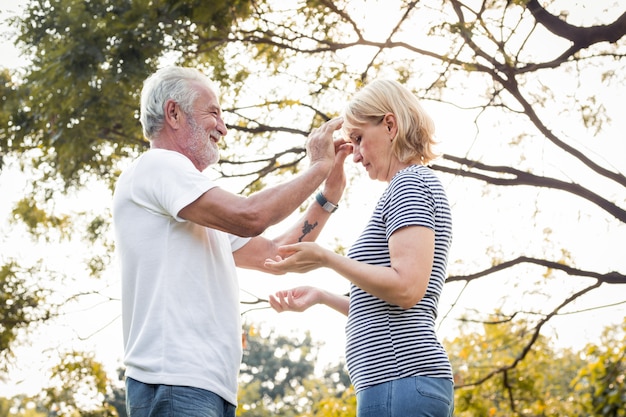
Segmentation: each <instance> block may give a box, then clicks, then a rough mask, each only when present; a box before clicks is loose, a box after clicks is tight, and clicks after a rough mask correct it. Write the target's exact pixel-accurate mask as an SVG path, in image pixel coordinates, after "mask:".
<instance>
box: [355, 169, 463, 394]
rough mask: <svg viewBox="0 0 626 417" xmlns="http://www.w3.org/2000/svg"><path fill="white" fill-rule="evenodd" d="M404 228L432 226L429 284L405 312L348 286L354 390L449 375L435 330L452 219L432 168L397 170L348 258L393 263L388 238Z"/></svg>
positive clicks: (376, 263) (444, 355) (450, 373)
mask: <svg viewBox="0 0 626 417" xmlns="http://www.w3.org/2000/svg"><path fill="white" fill-rule="evenodd" d="M406 226H424V227H428V228H430V229H432V230H434V232H435V256H434V263H433V269H432V273H431V276H430V281H429V283H428V288H427V290H426V294H425V296H424V298H423V299H422V300H421V301H420V302H419V303H418V304H416V305H415V306H414V307H412V308H410V309H407V310H404V309H402V308H400V307H398V306H394V305H391V304H389V303H387V302H385V301H383V300H381V299H379V298H376V297H374V296H372V295H370V294H368V293H366V292H365V291H363V290H361V289H360V288H358V287H356V286H355V285H352V286H351V288H350V312H349V315H348V322H347V324H346V340H347V343H346V345H347V346H346V360H347V365H348V371H349V373H350V378H351V380H352V383H353V384H354V387H355V389H356V391H360V390H362V389H364V388H367V387H369V386H372V385H375V384H379V383H382V382H387V381H390V380H394V379H398V378H404V377H408V376H416V375H420V376H429V377H436V378H446V379H450V380H452V369H451V366H450V362H449V360H448V356H447V354H446V352H445V351H444V349H443V347H442V346H441V344H440V343H439V341H438V340H437V336H436V334H435V318H436V317H437V303H438V301H439V296H440V295H441V291H442V289H443V284H444V282H445V279H446V267H447V258H448V251H449V248H450V244H451V240H452V218H451V214H450V207H449V205H448V200H447V197H446V194H445V191H444V189H443V186H442V185H441V182H440V181H439V179H438V178H437V176H436V175H435V173H434V172H433V171H432V170H431V169H430V168H427V167H425V166H422V165H412V166H410V167H408V168H405V169H403V170H401V171H399V172H398V173H397V174H396V175H395V176H394V178H393V179H392V180H391V182H390V184H389V186H388V187H387V189H386V190H385V192H384V193H383V195H382V196H381V198H380V200H379V201H378V204H377V205H376V208H375V209H374V213H373V214H372V217H371V219H370V221H369V223H368V224H367V226H366V227H365V230H364V231H363V232H362V234H361V236H360V237H359V238H358V239H357V240H356V242H355V243H354V245H353V246H352V247H351V248H350V250H349V252H348V257H349V258H352V259H355V260H357V261H360V262H365V263H368V264H372V265H379V266H390V265H391V259H390V256H389V244H388V240H389V237H390V236H391V235H392V234H393V233H394V232H395V231H396V230H398V229H400V228H402V227H406Z"/></svg>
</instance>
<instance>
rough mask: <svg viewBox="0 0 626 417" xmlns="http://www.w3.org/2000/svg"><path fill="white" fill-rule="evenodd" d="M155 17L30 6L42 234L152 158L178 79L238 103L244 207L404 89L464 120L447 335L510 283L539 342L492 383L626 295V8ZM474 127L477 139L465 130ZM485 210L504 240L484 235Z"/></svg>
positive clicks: (21, 126) (392, 8)
mask: <svg viewBox="0 0 626 417" xmlns="http://www.w3.org/2000/svg"><path fill="white" fill-rule="evenodd" d="M597 3H598V2H594V5H595V4H597ZM147 4H148V2H147V0H143V1H133V2H125V1H122V0H106V1H101V2H81V1H78V0H52V1H46V2H44V1H31V2H29V7H28V9H27V11H26V15H25V16H24V18H22V19H18V21H16V24H17V25H18V26H19V30H20V33H21V35H20V38H19V40H20V42H21V43H20V45H21V47H22V49H23V50H24V52H25V53H27V54H29V56H30V57H31V59H32V62H33V64H32V65H31V66H30V67H29V68H28V69H25V71H24V73H23V74H18V73H15V74H13V73H9V74H7V73H6V72H5V73H4V74H3V77H4V78H3V80H4V81H5V82H4V86H3V90H2V93H3V94H2V96H3V98H4V105H3V110H2V115H1V116H0V118H1V119H2V121H3V122H6V124H4V123H3V124H2V125H0V154H4V155H5V163H6V161H7V160H9V159H10V158H17V159H19V160H20V161H22V162H21V163H22V164H23V165H24V166H25V167H27V168H29V169H32V170H33V171H32V172H33V173H34V174H36V175H33V185H32V187H30V188H29V189H27V190H25V194H26V195H25V198H24V199H23V200H22V204H21V205H20V206H19V207H17V208H16V211H15V214H14V216H15V217H17V218H18V219H23V220H27V219H30V217H29V216H28V215H29V213H30V209H29V208H31V207H37V208H38V209H39V210H42V212H46V213H47V212H50V214H48V215H46V216H43V218H44V219H64V217H63V213H55V205H54V204H53V202H54V200H55V199H56V198H57V197H58V196H60V195H63V194H64V193H67V192H68V191H71V190H73V189H77V188H78V189H80V188H81V187H82V186H83V185H84V184H89V183H90V181H88V179H93V178H94V177H95V178H97V179H98V180H100V181H104V182H106V183H107V184H112V183H113V181H114V180H115V178H116V176H117V175H118V173H119V169H120V167H121V166H122V165H123V164H125V163H126V162H125V161H126V158H127V157H129V156H133V155H136V154H137V153H139V152H141V151H142V150H144V149H145V147H146V142H145V141H144V140H143V139H142V138H141V136H140V130H139V127H138V123H137V97H138V92H139V90H140V87H141V81H142V80H143V78H144V77H145V76H146V75H147V74H148V73H150V72H151V71H152V70H154V69H155V68H156V67H157V66H158V65H160V63H161V62H162V61H163V60H169V61H170V62H171V61H174V62H178V63H181V64H185V65H194V66H197V67H200V68H203V69H205V71H206V72H207V73H208V74H210V75H211V76H212V77H213V78H214V79H215V81H216V83H217V84H218V85H220V86H221V87H222V88H221V90H222V103H223V107H224V111H225V115H226V118H227V122H228V128H229V129H230V131H231V134H230V136H232V137H234V139H231V141H230V142H229V146H228V149H224V151H223V154H222V161H221V163H220V165H219V166H218V167H216V170H215V171H214V172H212V175H216V176H218V175H219V176H221V177H223V178H224V179H231V178H234V177H239V178H241V179H242V180H243V182H237V184H238V185H239V184H242V185H241V186H240V188H241V190H242V192H252V191H254V190H256V189H258V188H259V187H263V186H264V185H265V184H267V183H270V182H272V181H275V180H276V178H280V176H281V175H289V174H291V173H292V172H294V171H295V170H297V169H298V168H299V163H300V161H301V160H302V159H303V158H304V156H305V155H304V146H303V142H304V137H305V136H306V133H307V132H308V131H309V130H310V129H311V127H313V126H315V125H317V124H319V123H320V122H321V121H323V120H325V119H328V118H329V117H331V116H333V115H335V114H337V113H338V112H339V111H340V110H341V106H342V104H343V103H344V102H345V97H346V96H349V95H350V94H351V93H352V92H354V91H355V90H356V89H358V88H359V87H360V86H361V85H362V84H363V83H365V82H367V81H369V80H371V79H373V78H376V77H393V78H396V79H399V80H400V81H402V82H404V83H405V84H406V85H408V86H410V87H411V88H412V89H413V90H414V91H415V92H416V94H417V95H418V96H420V97H421V98H422V99H423V100H424V101H425V102H427V103H429V104H430V105H431V106H432V108H433V109H442V110H443V111H444V112H445V113H441V114H444V115H445V117H444V116H439V117H440V118H439V121H440V122H441V123H438V125H439V126H440V129H441V128H443V130H444V132H448V134H449V136H450V137H451V138H452V139H454V136H459V135H460V136H461V140H456V141H454V143H455V146H454V147H451V148H447V149H445V152H444V155H443V157H442V159H441V160H440V161H439V162H437V163H436V164H435V165H434V166H433V167H434V168H435V169H437V170H438V171H439V172H440V173H441V174H442V176H443V177H444V178H445V180H446V183H447V184H448V186H449V189H450V194H451V196H453V197H454V201H453V205H454V208H455V214H456V215H457V216H456V218H457V219H458V220H459V221H458V222H457V223H456V224H457V225H459V226H457V229H456V231H455V236H456V239H457V242H464V241H465V242H470V244H468V245H463V250H464V252H463V253H454V254H453V255H454V257H453V259H452V263H451V267H450V272H451V277H450V279H449V285H448V287H449V288H450V287H453V286H454V288H460V290H459V294H458V301H457V303H456V304H455V305H454V306H453V308H452V310H451V311H450V312H449V313H447V316H446V317H448V316H452V315H453V313H456V311H457V310H461V308H460V307H457V306H462V305H464V304H465V305H469V306H470V307H469V308H471V307H472V306H471V302H472V301H473V299H474V298H473V297H471V296H469V293H470V292H471V290H472V288H474V287H477V286H479V285H481V284H482V283H485V282H490V283H492V282H495V283H498V284H499V283H504V284H507V285H503V286H502V287H503V289H502V290H501V291H502V293H501V294H502V296H498V295H499V294H498V295H496V296H494V297H493V299H494V300H499V299H500V300H503V301H502V302H501V305H496V306H495V307H500V308H501V310H500V312H501V314H503V315H505V316H507V317H518V318H519V317H524V320H525V323H526V324H527V325H528V331H529V332H530V335H531V336H530V337H528V338H525V339H524V342H525V345H524V346H523V348H521V349H519V350H518V351H517V353H516V354H517V356H516V357H515V360H513V361H511V362H509V364H508V365H507V366H506V367H503V368H497V369H495V370H494V372H492V373H490V374H489V375H488V377H489V379H491V378H504V377H505V376H506V375H507V374H508V373H510V372H512V371H513V369H514V368H515V367H517V366H520V365H521V364H523V363H524V361H525V360H526V359H527V358H528V357H529V355H532V353H533V351H534V349H535V346H536V343H538V341H539V340H541V339H542V337H541V336H542V335H544V334H545V333H546V332H547V331H548V330H547V329H548V327H549V324H550V323H552V322H554V321H555V319H557V318H559V316H560V315H562V314H564V313H573V312H574V311H575V309H576V308H578V307H577V305H579V304H581V303H585V302H587V300H589V299H590V298H591V297H590V296H591V295H593V294H595V293H598V292H599V291H601V290H603V289H604V288H606V287H610V286H614V285H620V284H624V283H626V275H625V272H624V270H625V269H626V266H625V265H624V259H623V256H621V254H620V253H619V252H616V249H615V247H619V245H617V244H616V242H623V236H624V230H625V229H624V227H625V225H624V223H625V221H626V209H625V208H624V200H623V195H624V188H625V187H626V177H625V176H624V173H623V171H624V169H625V168H624V166H623V164H624V160H623V152H621V153H620V152H619V150H620V149H622V148H619V147H617V146H616V145H615V144H618V142H619V141H620V140H622V141H623V138H621V136H619V135H620V132H621V130H620V125H619V123H620V118H621V113H620V111H621V101H620V100H618V99H617V98H618V97H620V96H621V95H622V92H623V89H624V85H625V83H624V76H625V74H624V72H623V71H622V68H623V66H624V54H625V45H624V34H625V33H626V12H624V10H623V5H619V4H618V3H615V4H613V3H607V5H606V7H605V9H606V12H602V9H601V8H599V9H598V10H600V12H599V13H596V12H591V11H589V12H588V11H587V9H585V8H586V7H589V8H590V7H591V5H590V4H589V5H587V4H582V3H580V4H578V3H577V4H572V3H568V2H562V1H557V0H554V1H549V2H544V3H540V2H538V1H537V0H519V1H507V2H492V1H482V2H481V1H477V0H473V1H467V2H461V1H458V0H448V1H446V2H443V3H442V2H438V1H434V0H428V1H396V2H393V3H392V2H384V4H383V2H380V4H379V3H371V2H370V3H367V5H368V6H369V7H377V6H378V8H377V9H376V10H369V9H367V8H366V7H365V5H364V3H363V2H360V1H329V0H310V1H299V2H291V3H288V4H286V3H283V2H275V1H259V2H246V1H237V2H223V1H211V2H202V1H198V0H196V1H169V2H165V1H156V2H155V1H152V2H150V6H149V7H148V5H147ZM364 10H367V11H366V12H364ZM383 12H385V13H387V14H386V15H383ZM368 19H371V20H368ZM374 29H376V30H374ZM278 115H280V117H277V116H278ZM451 120H452V121H453V122H454V123H452V122H450V121H451ZM286 121H288V122H286ZM457 122H458V124H459V125H462V126H463V127H464V128H465V129H466V131H465V132H460V133H458V132H455V133H454V134H453V133H452V132H451V131H450V130H446V129H447V128H449V127H450V126H449V125H453V124H457ZM472 129H473V130H472ZM270 137H271V138H273V140H272V141H271V142H270V141H269V140H268V139H269V138H270ZM605 144H606V145H605ZM603 146H608V148H607V149H602V147H603ZM244 148H245V152H243V151H242V149H244ZM241 155H252V156H250V157H247V156H241ZM485 201H487V202H488V204H485ZM26 202H29V203H28V204H26ZM474 207H480V210H481V212H480V215H481V216H482V217H483V218H484V219H488V220H489V221H484V222H476V218H475V217H476V213H475V211H474V210H473V208H474ZM520 207H522V208H521V209H520ZM468 214H472V216H469V215H468ZM107 215H108V213H107V212H106V211H104V212H102V213H97V214H96V215H95V216H94V217H96V218H97V219H98V220H99V221H97V222H96V224H98V225H99V226H98V229H97V230H98V231H100V233H98V234H96V235H95V237H96V238H98V239H103V238H106V237H107V236H110V235H109V234H108V233H106V229H107V227H108V217H107ZM71 220H74V221H75V220H76V218H75V217H73V218H72V219H71ZM498 220H499V221H498ZM557 220H560V221H557ZM68 221H69V220H68ZM83 221H84V220H83ZM87 223H88V224H92V222H90V221H87ZM55 225H56V223H54V222H52V223H50V222H47V223H45V222H44V223H43V226H48V227H49V226H55ZM63 225H64V227H71V226H67V224H66V223H65V222H64V223H63ZM77 230H78V231H80V230H85V229H81V228H78V229H77ZM511 236H515V239H511ZM581 236H584V238H581ZM618 239H619V240H618ZM103 248H104V250H105V252H106V249H107V248H110V243H105V244H104V245H103ZM592 249H593V250H592ZM101 259H106V258H105V257H103V258H101ZM93 265H94V267H98V266H99V265H100V266H101V267H103V265H106V262H104V263H103V262H94V263H93ZM455 283H458V284H455ZM493 287H495V286H492V288H493ZM513 291H514V292H513ZM505 301H506V302H505ZM624 301H625V300H624V298H623V296H622V297H621V298H620V299H617V300H616V301H614V302H615V303H623V302H624ZM492 304H493V303H489V304H487V303H484V302H483V299H482V298H481V299H478V301H477V305H478V307H479V308H483V309H484V308H489V310H488V311H485V310H482V311H478V313H477V314H474V316H475V319H476V320H478V321H480V320H483V321H488V320H489V316H490V315H491V314H492V313H493V308H494V306H493V305H492ZM487 305H488V307H486V306H487ZM528 306H532V307H530V308H528ZM593 307H601V305H598V304H596V305H594V306H593ZM467 312H470V313H472V311H471V310H470V309H468V310H467ZM465 313H466V311H465V310H461V311H460V313H457V314H460V315H461V316H463V314H465ZM482 381H483V382H486V381H487V380H486V379H483V380H482Z"/></svg>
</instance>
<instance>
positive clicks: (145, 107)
mask: <svg viewBox="0 0 626 417" xmlns="http://www.w3.org/2000/svg"><path fill="white" fill-rule="evenodd" d="M196 81H197V82H200V83H204V84H206V85H207V86H208V87H209V88H211V89H212V87H211V82H210V81H209V79H208V77H207V76H206V75H204V74H203V73H202V72H200V71H199V70H197V69H195V68H184V67H177V66H167V67H164V68H161V69H160V70H158V71H157V72H155V73H154V74H152V75H151V76H150V77H148V78H147V79H146V80H145V81H144V83H143V89H142V90H141V109H140V116H139V121H140V122H141V126H142V127H143V134H144V136H145V137H146V138H147V139H149V140H152V138H153V137H154V135H155V134H157V133H158V132H160V131H161V129H162V128H163V124H164V123H165V103H166V102H167V101H168V100H174V101H175V102H176V103H178V105H179V106H180V108H181V110H182V111H183V112H184V113H186V114H190V113H191V111H192V109H193V103H194V101H195V100H196V98H197V96H198V91H197V89H196V88H195V87H194V86H193V85H192V84H193V82H196Z"/></svg>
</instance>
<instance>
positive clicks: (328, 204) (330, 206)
mask: <svg viewBox="0 0 626 417" xmlns="http://www.w3.org/2000/svg"><path fill="white" fill-rule="evenodd" d="M315 199H316V200H317V202H318V203H320V206H322V208H323V209H324V210H326V211H327V212H329V213H334V212H335V211H337V209H338V208H339V206H338V205H336V204H333V203H331V202H330V201H328V200H326V197H324V194H322V192H321V191H320V192H319V193H317V194H316V195H315Z"/></svg>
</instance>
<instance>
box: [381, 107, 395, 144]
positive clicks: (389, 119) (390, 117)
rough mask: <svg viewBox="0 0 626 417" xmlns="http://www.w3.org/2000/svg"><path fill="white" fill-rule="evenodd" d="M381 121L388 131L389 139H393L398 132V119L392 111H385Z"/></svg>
mask: <svg viewBox="0 0 626 417" xmlns="http://www.w3.org/2000/svg"><path fill="white" fill-rule="evenodd" d="M383 123H384V124H385V127H386V128H387V131H388V132H389V139H390V140H394V139H395V137H396V134H397V133H398V121H397V120H396V116H395V115H394V114H393V113H387V114H386V115H385V117H384V118H383Z"/></svg>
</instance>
